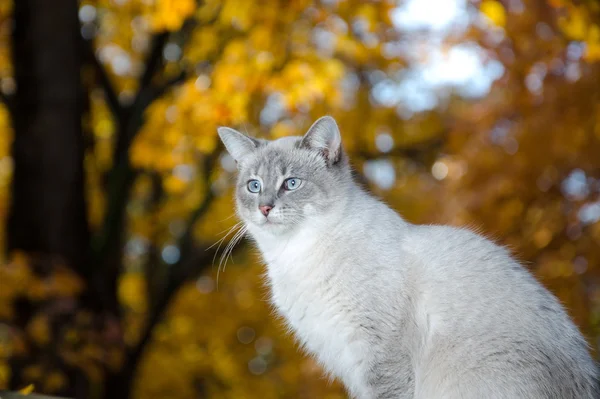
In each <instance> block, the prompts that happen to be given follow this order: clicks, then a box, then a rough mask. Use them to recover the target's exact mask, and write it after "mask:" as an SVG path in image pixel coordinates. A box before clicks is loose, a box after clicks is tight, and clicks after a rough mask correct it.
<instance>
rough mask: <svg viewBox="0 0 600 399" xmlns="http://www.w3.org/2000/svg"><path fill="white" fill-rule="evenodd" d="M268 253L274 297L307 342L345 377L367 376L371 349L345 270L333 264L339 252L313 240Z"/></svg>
mask: <svg viewBox="0 0 600 399" xmlns="http://www.w3.org/2000/svg"><path fill="white" fill-rule="evenodd" d="M278 251H279V252H277V251H270V252H268V253H265V254H263V255H264V256H265V260H266V261H267V265H268V276H269V283H270V285H271V293H272V302H273V304H274V305H275V307H276V308H277V310H278V311H279V313H281V315H282V316H284V317H285V319H286V321H287V322H288V324H289V325H290V326H291V327H292V329H293V330H294V332H295V334H296V336H297V337H298V338H299V340H300V341H301V342H302V344H303V345H304V346H305V347H306V349H308V351H310V352H311V353H313V354H315V355H316V356H317V358H318V359H319V361H320V362H321V363H322V364H323V365H324V366H325V368H326V369H327V370H328V371H329V372H331V373H333V374H334V375H336V376H338V377H341V378H342V379H343V380H345V381H348V380H351V381H360V380H362V379H363V378H364V373H365V370H363V365H364V364H365V363H366V362H365V357H366V356H367V353H369V351H368V348H367V343H366V340H365V339H364V338H365V337H362V336H361V335H360V329H359V328H358V327H359V326H358V325H359V324H360V322H359V320H360V317H361V316H360V314H359V313H360V309H359V308H358V307H356V306H354V304H353V301H354V300H355V299H356V298H353V295H352V292H351V287H349V286H348V285H346V281H344V280H345V279H344V274H343V273H341V272H338V273H335V272H333V270H335V269H334V268H337V269H338V271H339V268H343V267H344V266H345V265H340V264H334V263H335V262H336V259H339V258H336V256H335V254H332V253H328V252H327V249H326V246H319V245H313V246H311V245H310V241H301V242H290V243H288V245H287V248H283V249H279V250H278Z"/></svg>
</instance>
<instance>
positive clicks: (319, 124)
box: [301, 116, 342, 165]
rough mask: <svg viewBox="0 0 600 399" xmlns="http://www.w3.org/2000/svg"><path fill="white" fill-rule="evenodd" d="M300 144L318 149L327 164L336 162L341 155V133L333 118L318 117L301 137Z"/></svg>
mask: <svg viewBox="0 0 600 399" xmlns="http://www.w3.org/2000/svg"><path fill="white" fill-rule="evenodd" d="M301 146H302V147H304V148H309V149H313V150H317V151H319V152H320V153H321V154H322V155H323V157H324V158H325V160H326V161H327V164H328V165H333V164H335V163H337V162H338V161H339V160H340V159H341V156H342V135H341V134H340V129H339V128H338V125H337V123H336V122H335V119H333V118H332V117H331V116H323V117H321V118H319V119H318V120H317V121H316V122H315V123H313V125H312V126H311V127H310V129H308V132H306V134H305V135H304V137H303V138H302V143H301Z"/></svg>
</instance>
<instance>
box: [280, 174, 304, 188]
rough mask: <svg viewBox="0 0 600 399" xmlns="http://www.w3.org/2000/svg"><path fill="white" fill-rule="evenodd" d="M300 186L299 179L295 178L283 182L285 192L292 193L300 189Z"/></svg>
mask: <svg viewBox="0 0 600 399" xmlns="http://www.w3.org/2000/svg"><path fill="white" fill-rule="evenodd" d="M300 184H302V180H301V179H298V178H297V177H290V178H289V179H286V180H285V181H284V182H283V188H284V189H286V190H287V191H292V190H295V189H297V188H298V187H300Z"/></svg>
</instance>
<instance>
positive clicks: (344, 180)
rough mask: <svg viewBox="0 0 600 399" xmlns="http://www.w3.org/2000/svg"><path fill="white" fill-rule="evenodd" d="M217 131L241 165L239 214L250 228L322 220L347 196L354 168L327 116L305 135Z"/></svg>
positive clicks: (277, 229) (284, 228)
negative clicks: (270, 136)
mask: <svg viewBox="0 0 600 399" xmlns="http://www.w3.org/2000/svg"><path fill="white" fill-rule="evenodd" d="M219 136H220V138H221V140H222V141H223V144H225V148H226V149H227V151H228V152H229V154H230V155H231V156H232V157H233V159H235V161H236V162H237V166H238V172H239V173H238V178H237V185H236V207H237V213H238V215H239V217H240V218H241V219H242V220H243V221H244V222H245V223H246V225H248V226H249V227H250V228H252V229H257V230H259V231H265V232H270V233H276V234H281V233H285V232H288V231H292V230H294V229H296V228H298V227H301V226H302V225H303V224H304V223H310V222H311V221H320V220H323V218H326V217H327V216H328V214H331V212H332V209H334V208H335V207H336V206H340V205H341V203H342V202H343V199H344V198H345V197H346V193H347V190H348V188H349V184H350V182H351V177H350V176H351V173H350V167H349V165H348V162H347V157H346V155H345V153H344V151H343V149H342V140H341V135H340V131H339V129H338V126H337V124H336V122H335V120H334V119H333V118H331V117H329V116H325V117H322V118H320V119H319V120H317V121H316V122H315V123H314V124H313V125H312V126H311V128H310V129H309V130H308V132H307V133H306V134H305V135H304V136H292V137H284V138H281V139H278V140H274V141H268V140H259V139H254V138H251V137H248V136H246V135H244V134H242V133H240V132H238V131H236V130H233V129H231V128H227V127H221V128H219Z"/></svg>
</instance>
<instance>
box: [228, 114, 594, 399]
mask: <svg viewBox="0 0 600 399" xmlns="http://www.w3.org/2000/svg"><path fill="white" fill-rule="evenodd" d="M219 135H220V137H221V140H222V141H223V143H224V144H225V147H226V149H227V151H228V152H229V154H230V155H231V156H232V157H233V158H234V159H235V160H236V162H237V165H238V177H237V183H236V194H235V199H236V212H237V215H238V216H239V218H240V219H241V220H242V221H243V222H244V229H246V230H245V231H246V232H247V234H249V235H250V237H251V238H252V240H253V241H254V243H255V244H256V246H257V247H258V249H259V250H260V252H261V254H262V257H263V259H264V262H265V263H266V266H267V275H268V284H269V286H270V289H271V299H272V303H273V306H274V307H275V308H276V309H277V311H278V312H279V313H280V314H281V315H282V316H283V317H284V318H285V320H286V322H287V323H288V324H289V326H290V327H291V329H292V330H293V331H294V333H295V335H296V337H297V338H298V340H299V342H300V343H301V345H302V346H303V347H304V349H305V350H306V351H307V352H308V353H310V354H312V355H314V356H315V357H316V358H317V359H318V360H319V362H320V363H321V364H322V365H323V367H324V369H325V370H326V371H327V372H328V373H330V374H332V375H333V376H335V377H337V378H339V379H340V380H341V381H342V382H343V383H344V385H345V386H346V388H347V389H348V392H349V394H350V395H351V396H352V397H355V398H359V399H372V398H378V399H379V398H381V399H383V398H416V399H438V398H439V399H459V398H461V399H481V398H489V399H496V398H497V399H518V398H524V399H525V398H527V399H550V398H556V399H559V398H560V399H567V398H573V399H591V398H600V388H599V382H598V378H599V374H598V367H597V365H596V364H595V362H594V361H593V359H592V358H591V356H590V353H589V348H588V345H587V343H586V341H585V339H584V338H583V336H582V335H581V333H580V332H579V330H578V329H577V327H576V326H575V325H574V323H573V322H572V321H571V319H570V318H569V316H568V314H567V313H566V312H565V310H564V309H563V307H562V306H561V304H560V303H559V302H558V300H557V299H556V298H555V297H554V295H552V294H551V293H550V292H549V291H548V290H546V289H545V288H544V287H543V286H542V285H541V284H540V283H539V282H537V281H536V280H535V278H534V277H533V276H532V275H531V274H530V273H529V272H528V271H527V270H526V269H525V268H523V267H522V266H521V265H520V264H519V263H518V262H517V261H516V260H515V259H513V258H512V257H511V255H510V254H509V253H508V251H506V250H505V249H504V248H503V247H501V246H499V245H496V244H494V243H493V242H491V241H489V240H487V239H486V238H484V237H482V236H480V235H478V234H475V233H473V232H471V231H469V230H467V229H463V228H455V227H448V226H419V225H413V224H410V223H408V222H406V221H405V220H403V219H402V217H401V216H400V215H399V214H398V213H396V212H395V211H393V210H392V209H390V208H389V207H388V206H387V205H385V204H384V203H383V202H381V201H380V200H378V199H377V198H375V197H374V196H372V195H370V194H369V193H367V191H365V190H364V189H363V188H361V187H360V186H359V185H358V184H357V183H356V182H355V181H354V180H353V178H352V171H351V167H350V163H349V160H348V156H347V154H346V153H345V152H344V150H343V148H342V140H341V134H340V131H339V129H338V126H337V124H336V122H335V120H334V119H333V118H331V117H323V118H321V119H319V120H318V121H316V122H315V123H314V124H313V126H312V127H311V128H310V129H309V130H308V132H307V133H306V134H305V135H304V136H301V137H300V136H299V137H286V138H282V139H279V140H275V141H268V140H261V139H255V138H251V137H248V136H245V135H243V134H242V133H239V132H237V131H235V130H233V129H230V128H220V129H219Z"/></svg>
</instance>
